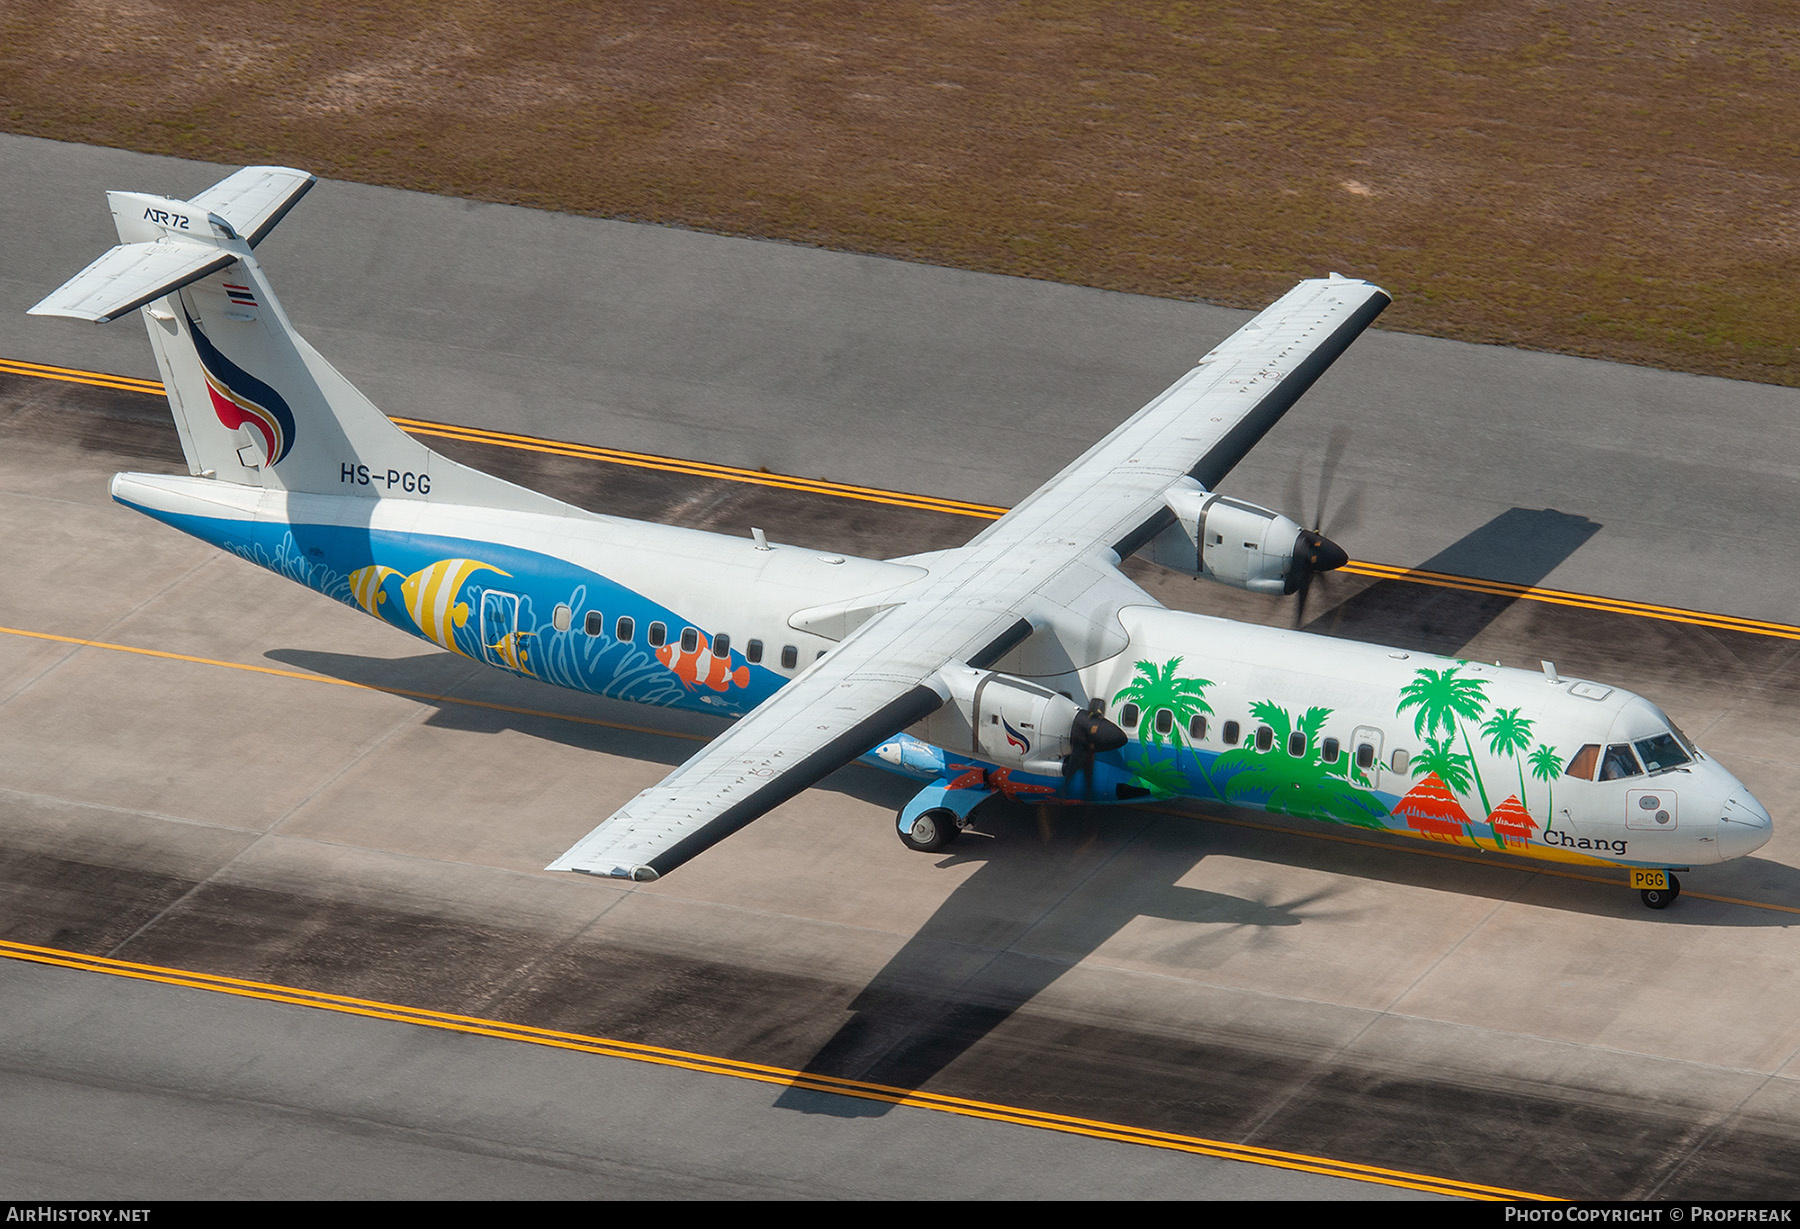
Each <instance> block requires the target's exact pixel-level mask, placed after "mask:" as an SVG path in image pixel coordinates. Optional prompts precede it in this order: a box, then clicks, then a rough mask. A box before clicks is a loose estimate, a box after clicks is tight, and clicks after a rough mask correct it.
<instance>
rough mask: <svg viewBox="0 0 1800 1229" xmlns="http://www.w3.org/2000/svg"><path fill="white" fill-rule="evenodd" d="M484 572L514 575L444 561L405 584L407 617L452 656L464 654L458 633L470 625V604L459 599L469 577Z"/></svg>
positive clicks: (463, 561) (469, 561)
mask: <svg viewBox="0 0 1800 1229" xmlns="http://www.w3.org/2000/svg"><path fill="white" fill-rule="evenodd" d="M483 571H486V572H495V573H498V574H499V575H501V576H511V575H512V573H511V572H503V571H501V570H500V569H499V568H497V567H495V566H494V565H493V564H491V563H481V562H479V561H478V560H475V559H440V560H438V561H437V562H436V563H434V564H432V565H431V566H430V567H428V568H423V569H421V570H420V571H417V572H414V573H413V574H412V575H411V576H408V577H407V578H406V580H405V581H403V582H402V583H401V585H400V596H401V598H402V599H403V600H404V601H405V603H406V613H407V614H409V615H411V616H412V621H413V622H414V623H415V624H417V625H418V628H419V631H420V632H421V633H422V634H423V635H424V636H425V638H426V639H427V640H431V641H433V642H435V643H437V644H441V645H443V646H444V647H445V648H446V649H449V650H450V651H451V652H452V653H463V651H462V650H461V649H459V648H457V647H456V629H457V628H459V627H461V626H463V625H464V624H465V623H467V622H468V621H469V604H468V603H467V602H459V601H457V600H456V599H457V595H458V594H460V593H461V592H462V587H463V584H464V583H465V582H466V581H467V580H468V579H469V577H470V576H472V575H474V574H475V573H476V572H483ZM463 656H464V657H467V656H468V654H467V653H463Z"/></svg>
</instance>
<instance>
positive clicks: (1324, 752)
mask: <svg viewBox="0 0 1800 1229" xmlns="http://www.w3.org/2000/svg"><path fill="white" fill-rule="evenodd" d="M1342 753H1343V748H1341V747H1340V746H1338V740H1337V739H1335V738H1327V739H1326V740H1325V742H1324V743H1323V744H1322V745H1321V746H1320V748H1319V758H1321V759H1323V760H1324V761H1325V762H1326V763H1327V764H1335V763H1337V762H1338V756H1339V755H1341V754H1342Z"/></svg>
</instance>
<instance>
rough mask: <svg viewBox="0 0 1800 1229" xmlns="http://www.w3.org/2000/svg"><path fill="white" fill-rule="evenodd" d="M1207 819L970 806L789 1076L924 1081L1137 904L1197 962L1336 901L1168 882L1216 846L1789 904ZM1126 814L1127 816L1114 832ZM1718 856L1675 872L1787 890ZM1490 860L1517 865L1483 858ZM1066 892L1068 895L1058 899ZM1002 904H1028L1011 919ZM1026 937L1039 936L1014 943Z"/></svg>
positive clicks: (1705, 920)
mask: <svg viewBox="0 0 1800 1229" xmlns="http://www.w3.org/2000/svg"><path fill="white" fill-rule="evenodd" d="M1227 814H1230V812H1227ZM1206 818H1207V817H1206V816H1204V815H1200V814H1195V815H1193V816H1192V817H1191V818H1190V817H1186V816H1180V815H1175V816H1170V815H1163V814H1154V813H1152V814H1146V813H1143V812H1137V813H1132V812H1128V811H1125V810H1124V809H1112V808H1069V809H1067V810H1064V809H1052V808H1045V809H1044V810H1043V811H1041V812H1034V811H1033V810H1032V809H1028V808H1026V807H1023V806H1019V805H1016V804H1004V803H1002V804H995V805H993V806H992V809H989V808H983V809H982V810H981V811H980V812H978V813H977V827H976V828H975V829H973V830H971V831H970V832H967V833H965V834H964V835H963V837H962V838H961V840H960V841H959V842H958V843H957V844H956V845H954V846H952V847H951V852H950V853H949V854H948V856H946V857H944V858H943V859H942V860H941V861H940V862H939V863H938V865H939V866H940V867H944V868H950V867H956V866H965V865H968V864H971V863H977V864H979V869H977V870H976V871H975V873H974V874H972V875H971V876H970V877H969V878H968V879H967V880H966V881H965V882H964V883H962V884H961V885H960V886H958V887H957V888H956V889H955V890H954V891H953V892H952V893H951V894H950V895H949V896H948V897H947V898H946V899H945V900H944V902H943V903H942V904H941V905H940V906H939V907H938V909H937V911H936V912H935V913H933V914H932V916H931V917H930V918H929V919H928V920H927V921H926V922H925V924H924V925H923V926H921V927H920V928H919V930H918V931H917V932H916V933H915V934H914V935H913V936H912V937H911V938H909V939H908V940H907V941H906V943H905V945H904V946H903V947H902V948H901V949H900V950H899V951H898V952H897V953H895V955H894V956H893V957H892V958H891V959H890V960H889V961H888V962H887V964H886V965H884V966H883V968H882V969H881V971H880V972H879V973H877V974H876V975H875V977H874V978H873V979H872V980H871V981H870V982H869V983H868V984H867V985H866V986H865V987H864V988H863V989H862V990H861V991H860V992H858V993H857V995H856V997H855V998H854V999H853V1000H852V1001H851V1002H850V1003H849V1005H848V1006H847V1008H846V1010H847V1011H848V1013H849V1018H848V1019H846V1020H845V1021H844V1022H843V1023H842V1025H840V1027H839V1028H838V1029H837V1031H836V1032H835V1033H834V1034H833V1035H832V1036H831V1037H830V1038H829V1039H828V1040H827V1041H826V1042H825V1043H824V1044H823V1045H822V1046H820V1047H819V1049H818V1050H817V1051H816V1052H815V1053H814V1054H813V1056H812V1057H811V1058H810V1059H809V1060H808V1061H807V1062H806V1064H805V1065H804V1066H803V1067H802V1068H801V1071H802V1073H803V1075H804V1076H815V1077H825V1078H827V1079H840V1080H854V1081H857V1082H859V1083H863V1084H875V1085H880V1086H883V1087H885V1088H889V1089H895V1090H900V1091H915V1090H919V1089H923V1088H926V1087H928V1086H929V1085H930V1083H931V1082H932V1080H933V1079H934V1078H935V1077H937V1076H938V1075H939V1074H940V1073H942V1072H943V1071H944V1070H946V1069H947V1068H948V1067H950V1066H951V1065H952V1064H954V1063H956V1062H957V1061H958V1060H959V1059H961V1058H962V1057H963V1056H964V1055H966V1054H967V1053H968V1052H969V1051H970V1050H972V1049H974V1048H975V1047H976V1046H978V1045H980V1044H981V1043H982V1042H983V1041H984V1040H985V1039H987V1038H988V1037H989V1036H990V1035H991V1034H993V1033H994V1032H995V1030H997V1029H999V1028H1001V1027H1002V1026H1003V1025H1004V1024H1005V1023H1006V1022H1007V1020H1008V1019H1009V1018H1011V1017H1012V1016H1013V1015H1014V1014H1015V1013H1016V1012H1018V1011H1019V1010H1020V1009H1022V1008H1024V1007H1025V1006H1027V1005H1028V1004H1029V1003H1030V1002H1031V1001H1032V1000H1033V999H1034V998H1036V997H1037V996H1038V995H1039V994H1041V993H1042V992H1043V991H1044V990H1046V989H1048V988H1049V987H1050V986H1051V985H1052V984H1053V983H1054V982H1056V980H1057V979H1058V978H1060V977H1062V976H1063V975H1064V974H1065V973H1067V972H1068V971H1069V970H1070V969H1071V968H1073V967H1074V966H1075V965H1077V964H1079V963H1080V962H1081V961H1082V960H1084V959H1086V958H1087V957H1088V956H1090V955H1092V954H1093V953H1094V952H1096V951H1098V950H1099V949H1100V948H1101V947H1102V946H1103V945H1104V944H1105V943H1106V942H1107V941H1108V940H1109V939H1111V938H1113V937H1114V936H1115V935H1117V934H1118V933H1119V932H1121V931H1122V930H1123V929H1124V928H1125V927H1127V926H1129V925H1130V924H1131V923H1132V922H1134V921H1135V920H1137V919H1138V918H1160V919H1164V920H1167V921H1174V922H1181V923H1186V924H1188V926H1190V927H1192V933H1191V934H1190V935H1187V936H1185V937H1183V938H1181V939H1179V940H1178V941H1177V942H1176V943H1175V944H1173V945H1165V946H1163V947H1162V948H1161V949H1159V956H1160V957H1161V958H1163V959H1171V960H1174V961H1177V962H1179V963H1183V964H1189V965H1192V966H1194V967H1200V968H1204V967H1206V966H1207V965H1208V964H1210V963H1211V962H1212V960H1213V959H1214V953H1217V954H1218V956H1220V957H1223V956H1225V955H1229V954H1232V953H1233V952H1234V951H1236V950H1238V949H1239V948H1240V946H1241V932H1243V931H1244V930H1250V931H1253V932H1256V938H1253V939H1252V943H1253V944H1254V943H1256V942H1257V941H1258V940H1259V939H1260V938H1261V936H1262V935H1264V934H1267V933H1268V932H1270V931H1272V930H1274V929H1277V928H1283V927H1293V926H1299V925H1302V924H1303V923H1306V922H1309V921H1327V920H1330V919H1331V918H1333V917H1339V916H1344V915H1345V913H1346V910H1345V907H1344V906H1343V905H1338V904H1334V902H1333V897H1334V896H1336V895H1337V893H1335V892H1313V893H1310V894H1306V895H1301V896H1296V897H1294V898H1293V899H1247V898H1244V897H1238V896H1231V895H1227V894H1223V893H1218V892H1211V891H1206V890H1202V889H1197V888H1187V887H1183V886H1181V884H1180V881H1181V880H1182V879H1183V878H1184V877H1186V876H1187V874H1188V873H1189V872H1190V871H1191V870H1192V869H1193V868H1194V867H1196V866H1198V865H1199V864H1200V863H1201V862H1202V860H1203V859H1205V858H1206V857H1207V856H1209V855H1210V854H1215V853H1216V854H1220V855H1229V856H1233V857H1242V858H1250V859H1254V860H1256V861H1257V862H1259V863H1265V864H1270V865H1285V866H1292V867H1301V868H1309V869H1317V870H1320V871H1325V872H1329V873H1332V874H1337V875H1348V876H1352V877H1356V878H1360V879H1366V880H1372V881H1381V882H1389V883H1394V884H1399V885H1403V886H1411V887H1418V888H1428V889H1434V890H1444V889H1450V890H1455V891H1460V892H1463V893H1466V894H1468V895H1471V896H1485V897H1489V898H1491V899H1493V900H1495V901H1503V900H1507V899H1511V898H1516V897H1519V896H1520V895H1521V894H1522V893H1526V892H1529V893H1530V894H1531V896H1530V901H1531V905H1532V907H1534V908H1549V909H1555V910H1558V911H1561V912H1573V913H1581V914H1587V915H1589V916H1593V917H1618V916H1620V915H1625V916H1629V917H1635V918H1637V919H1638V920H1639V921H1641V923H1642V924H1644V925H1653V926H1664V925H1681V926H1690V925H1691V926H1704V927H1707V928H1716V927H1719V926H1747V927H1766V926H1782V927H1785V926H1791V925H1795V924H1800V917H1795V916H1794V915H1791V914H1783V913H1779V912H1775V911H1769V910H1761V909H1745V908H1739V907H1734V906H1722V905H1717V904H1713V903H1711V902H1706V901H1701V900H1696V899H1687V900H1683V901H1681V902H1678V903H1677V904H1676V905H1675V906H1674V907H1673V908H1671V909H1669V910H1668V911H1666V912H1661V913H1654V914H1653V913H1651V912H1650V911H1649V910H1646V909H1645V908H1644V907H1643V906H1642V904H1641V903H1640V902H1639V900H1638V894H1637V893H1636V892H1633V891H1630V890H1629V889H1627V888H1624V887H1623V886H1618V887H1603V886H1600V885H1597V884H1594V883H1591V882H1587V881H1585V880H1567V879H1561V878H1554V877H1550V876H1547V875H1545V874H1544V871H1543V868H1542V867H1541V866H1538V865H1534V864H1532V863H1529V862H1525V861H1523V860H1514V859H1508V858H1505V857H1502V856H1499V855H1496V856H1495V858H1494V861H1493V864H1492V865H1483V864H1481V862H1476V861H1459V862H1449V863H1446V862H1445V861H1443V860H1440V859H1436V858H1427V857H1421V856H1419V855H1420V852H1421V851H1419V850H1417V849H1415V848H1410V847H1409V846H1410V845H1411V844H1413V843H1414V842H1412V841H1410V839H1409V838H1405V837H1395V838H1392V839H1391V840H1392V843H1391V847H1389V842H1385V841H1379V840H1377V841H1376V842H1373V843H1372V844H1373V847H1369V846H1361V847H1349V848H1346V847H1345V846H1342V845H1339V844H1336V843H1327V842H1324V841H1320V840H1318V839H1316V838H1315V837H1314V836H1312V835H1310V834H1309V833H1308V832H1306V831H1305V830H1304V829H1303V828H1301V829H1294V830H1291V831H1279V832H1268V831H1261V830H1245V829H1243V828H1239V827H1236V826H1230V827H1225V826H1220V825H1213V824H1207V823H1205V822H1204V821H1205V819H1206ZM1256 819H1257V820H1258V821H1259V822H1261V821H1262V820H1263V819H1264V817H1262V816H1260V815H1258V816H1256ZM1127 824H1129V825H1130V828H1129V830H1124V826H1125V825H1127ZM1154 824H1161V828H1160V830H1156V831H1151V828H1152V825H1154ZM1101 825H1106V826H1107V827H1113V831H1112V832H1111V833H1110V834H1107V836H1108V838H1109V839H1108V844H1109V845H1110V846H1111V850H1110V852H1108V853H1106V854H1105V855H1104V856H1103V857H1100V858H1095V859H1094V860H1093V861H1092V862H1090V863H1089V864H1088V865H1085V866H1084V865H1082V862H1083V854H1084V853H1087V854H1092V853H1093V846H1094V845H1095V844H1096V842H1097V840H1098V839H1099V837H1100V835H1101V833H1102V829H1101ZM1115 825H1117V827H1114V826H1115ZM1355 835H1356V836H1357V837H1359V838H1361V837H1364V836H1365V835H1367V834H1364V833H1357V834H1355ZM1145 841H1149V842H1151V843H1152V844H1153V845H1154V846H1155V848H1154V849H1153V850H1152V851H1151V855H1150V856H1149V857H1142V856H1138V854H1137V853H1136V852H1134V850H1133V847H1134V846H1137V845H1140V844H1141V843H1143V842H1145ZM1460 852H1467V851H1460ZM1397 855H1399V856H1397ZM1734 865H1735V867H1737V868H1740V870H1741V873H1742V882H1743V883H1745V884H1752V883H1753V884H1754V887H1743V888H1739V889H1735V890H1734V889H1733V888H1731V887H1729V886H1728V887H1724V888H1719V887H1717V885H1713V884H1708V883H1705V882H1704V880H1699V881H1698V882H1697V880H1698V879H1699V877H1698V876H1694V875H1690V876H1688V877H1687V884H1688V887H1689V889H1690V890H1699V891H1708V892H1709V893H1711V894H1713V895H1718V896H1722V897H1727V898H1730V897H1733V896H1737V895H1738V894H1739V892H1741V891H1747V892H1753V893H1754V895H1755V897H1756V898H1758V899H1763V900H1776V901H1784V900H1786V901H1792V900H1800V871H1797V870H1794V869H1793V868H1789V867H1786V866H1782V865H1780V864H1778V863H1773V862H1766V861H1763V860H1762V859H1758V858H1754V857H1753V858H1748V859H1744V860H1743V861H1741V862H1739V863H1736V864H1734ZM1057 870H1060V873H1048V872H1053V871H1057ZM1506 871H1515V872H1518V874H1519V875H1522V876H1530V878H1529V879H1527V880H1524V881H1521V879H1520V878H1518V877H1515V875H1512V874H1505V873H1496V872H1506ZM1577 873H1579V870H1578V872H1577ZM1702 874H1704V872H1702ZM1109 880H1110V882H1108V881H1109ZM1075 897H1079V902H1078V908H1071V907H1070V906H1071V904H1072V901H1071V898H1075ZM1009 910H1010V911H1011V912H1010V913H1009V912H1008V911H1009ZM1077 915H1078V916H1077ZM1017 918H1026V919H1029V920H1028V921H1026V922H1023V923H1018V922H1017V921H1016V919H1017ZM1009 926H1010V929H1009ZM1046 926H1047V927H1050V928H1052V929H1053V931H1054V933H1053V934H1051V935H1049V936H1043V935H1042V932H1041V930H1040V928H1042V927H1046ZM1034 932H1036V933H1034ZM1034 939H1041V941H1039V942H1035V943H1034V942H1033V940H1034ZM1033 947H1035V948H1037V949H1038V950H1037V951H1032V950H1029V949H1031V948H1033ZM1046 952H1049V953H1053V954H1044V953H1046ZM997 1061H1000V1062H1004V1061H1005V1059H1004V1058H1001V1059H998V1060H997ZM774 1105H775V1106H777V1107H779V1108H783V1109H791V1110H795V1111H798V1112H801V1113H808V1114H821V1115H828V1116H834V1117H846V1118H866V1117H879V1116H881V1115H883V1114H886V1113H887V1112H888V1111H889V1110H890V1109H891V1108H892V1106H891V1104H890V1103H889V1102H885V1101H878V1100H865V1099H862V1098H854V1097H841V1096H832V1095H828V1094H826V1093H823V1092H820V1091H815V1090H814V1089H811V1088H806V1087H795V1086H789V1087H787V1088H784V1089H783V1090H782V1092H781V1093H780V1094H779V1095H778V1096H777V1097H776V1098H775V1101H774Z"/></svg>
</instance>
